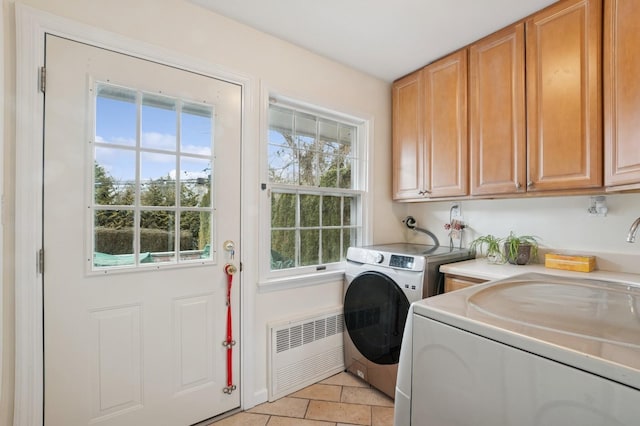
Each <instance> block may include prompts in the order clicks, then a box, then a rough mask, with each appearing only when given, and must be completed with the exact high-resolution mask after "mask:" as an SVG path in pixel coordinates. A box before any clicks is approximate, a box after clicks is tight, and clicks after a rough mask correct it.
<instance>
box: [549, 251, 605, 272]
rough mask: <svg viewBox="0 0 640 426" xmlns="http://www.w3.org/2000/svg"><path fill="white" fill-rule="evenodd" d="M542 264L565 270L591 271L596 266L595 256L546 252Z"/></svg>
mask: <svg viewBox="0 0 640 426" xmlns="http://www.w3.org/2000/svg"><path fill="white" fill-rule="evenodd" d="M544 266H545V267H547V268H553V269H565V270H567V271H578V272H591V271H593V270H594V269H595V268H596V257H595V256H575V255H567V254H556V253H547V254H545V255H544Z"/></svg>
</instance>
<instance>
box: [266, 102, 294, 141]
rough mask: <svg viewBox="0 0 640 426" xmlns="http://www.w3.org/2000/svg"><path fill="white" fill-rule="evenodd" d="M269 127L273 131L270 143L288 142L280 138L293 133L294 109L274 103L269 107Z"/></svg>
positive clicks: (270, 133) (270, 135)
mask: <svg viewBox="0 0 640 426" xmlns="http://www.w3.org/2000/svg"><path fill="white" fill-rule="evenodd" d="M269 129H270V130H272V131H273V132H271V131H270V132H269V143H275V144H286V142H285V141H284V139H280V138H284V137H285V136H288V137H291V135H292V134H293V111H290V110H287V109H282V108H278V107H276V106H273V105H272V106H271V107H269ZM272 136H273V138H272Z"/></svg>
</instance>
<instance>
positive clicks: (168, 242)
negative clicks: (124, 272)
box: [94, 227, 198, 254]
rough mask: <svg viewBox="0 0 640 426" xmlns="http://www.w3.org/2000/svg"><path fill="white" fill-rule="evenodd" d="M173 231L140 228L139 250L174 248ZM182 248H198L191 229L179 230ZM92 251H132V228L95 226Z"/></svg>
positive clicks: (154, 251) (171, 249) (157, 250)
mask: <svg viewBox="0 0 640 426" xmlns="http://www.w3.org/2000/svg"><path fill="white" fill-rule="evenodd" d="M173 239H174V233H173V232H169V231H164V230H162V229H146V228H145V229H141V230H140V252H152V253H158V252H165V251H173V250H174V240H173ZM180 247H181V248H182V250H198V242H197V241H196V240H195V239H194V238H193V235H192V233H191V231H188V230H184V231H181V232H180ZM94 251H96V252H100V253H107V254H130V253H132V252H133V229H131V228H123V229H113V228H105V227H98V228H96V235H95V247H94Z"/></svg>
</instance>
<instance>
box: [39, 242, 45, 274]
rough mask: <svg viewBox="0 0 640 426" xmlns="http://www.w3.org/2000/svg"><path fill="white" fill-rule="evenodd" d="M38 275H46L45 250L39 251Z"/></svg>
mask: <svg viewBox="0 0 640 426" xmlns="http://www.w3.org/2000/svg"><path fill="white" fill-rule="evenodd" d="M38 273H39V274H41V275H42V274H44V249H43V248H41V249H40V250H39V251H38Z"/></svg>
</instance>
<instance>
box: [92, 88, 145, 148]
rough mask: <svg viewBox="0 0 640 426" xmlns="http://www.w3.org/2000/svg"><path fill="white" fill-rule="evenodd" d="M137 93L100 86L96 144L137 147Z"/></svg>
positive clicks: (98, 90)
mask: <svg viewBox="0 0 640 426" xmlns="http://www.w3.org/2000/svg"><path fill="white" fill-rule="evenodd" d="M137 117H138V115H137V110H136V92H135V91H133V90H130V89H125V88H121V87H114V86H106V85H99V86H98V87H97V96H96V124H95V126H96V135H95V141H96V142H104V143H113V144H119V145H128V146H135V145H136V122H137Z"/></svg>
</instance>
